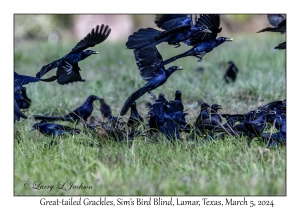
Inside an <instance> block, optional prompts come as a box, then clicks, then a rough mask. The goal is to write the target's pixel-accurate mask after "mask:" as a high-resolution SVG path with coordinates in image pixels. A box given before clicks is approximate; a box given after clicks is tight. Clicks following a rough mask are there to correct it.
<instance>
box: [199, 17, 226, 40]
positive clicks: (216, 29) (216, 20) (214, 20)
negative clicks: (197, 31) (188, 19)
mask: <svg viewBox="0 0 300 210" xmlns="http://www.w3.org/2000/svg"><path fill="white" fill-rule="evenodd" d="M195 25H196V26H198V27H203V26H204V27H205V26H206V27H207V28H208V29H209V30H210V31H211V32H212V33H211V34H213V35H214V36H215V37H214V39H215V38H216V37H217V34H218V33H220V32H221V31H222V28H220V15H219V14H205V15H200V17H199V18H198V19H197V21H196V24H195Z"/></svg>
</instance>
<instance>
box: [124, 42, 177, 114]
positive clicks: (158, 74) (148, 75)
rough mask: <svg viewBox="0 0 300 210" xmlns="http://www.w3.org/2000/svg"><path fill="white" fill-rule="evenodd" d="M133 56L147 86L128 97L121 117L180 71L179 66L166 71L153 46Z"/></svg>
mask: <svg viewBox="0 0 300 210" xmlns="http://www.w3.org/2000/svg"><path fill="white" fill-rule="evenodd" d="M134 54H135V59H136V61H137V66H138V68H139V70H140V74H141V76H142V78H143V79H144V80H145V81H147V84H146V85H144V86H143V87H142V88H140V89H139V90H137V91H136V92H134V93H133V94H131V96H129V97H128V99H127V100H126V102H125V103H124V105H123V108H122V110H121V112H120V115H121V116H123V115H125V114H126V112H127V111H128V109H129V108H130V106H131V104H132V103H133V102H134V101H136V100H137V99H138V98H140V97H141V96H142V95H144V94H145V93H146V92H148V93H149V94H151V95H153V94H152V93H151V90H154V89H155V88H157V87H159V86H161V85H163V84H164V83H165V82H166V81H167V79H168V78H169V77H170V76H171V75H172V74H173V73H174V72H175V71H177V70H182V67H181V66H171V67H169V68H168V69H167V70H166V69H165V67H164V65H163V59H162V57H161V55H160V53H159V52H158V50H157V49H156V47H155V46H152V47H147V48H141V49H139V50H135V51H134Z"/></svg>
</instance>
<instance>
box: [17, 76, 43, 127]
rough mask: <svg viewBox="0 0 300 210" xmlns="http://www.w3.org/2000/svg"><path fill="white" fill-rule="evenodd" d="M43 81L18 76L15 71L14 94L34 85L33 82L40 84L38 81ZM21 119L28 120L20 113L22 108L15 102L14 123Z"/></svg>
mask: <svg viewBox="0 0 300 210" xmlns="http://www.w3.org/2000/svg"><path fill="white" fill-rule="evenodd" d="M41 80H42V79H40V78H36V77H31V76H27V75H22V74H18V73H16V72H15V71H14V93H16V92H18V91H20V90H21V89H22V86H23V85H27V84H29V83H32V82H38V81H41ZM42 81H44V80H42ZM20 117H22V118H24V119H27V117H26V115H24V114H23V113H22V112H21V111H20V108H19V106H18V104H17V102H16V100H14V122H15V121H20Z"/></svg>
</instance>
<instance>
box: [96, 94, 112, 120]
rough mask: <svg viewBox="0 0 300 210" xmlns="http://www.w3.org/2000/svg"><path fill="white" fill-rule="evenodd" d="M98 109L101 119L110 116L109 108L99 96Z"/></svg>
mask: <svg viewBox="0 0 300 210" xmlns="http://www.w3.org/2000/svg"><path fill="white" fill-rule="evenodd" d="M99 100H100V104H101V105H100V111H101V113H102V116H103V119H104V118H108V117H111V116H112V111H111V108H110V107H109V106H108V105H107V104H106V103H105V101H104V99H103V98H100V99H99Z"/></svg>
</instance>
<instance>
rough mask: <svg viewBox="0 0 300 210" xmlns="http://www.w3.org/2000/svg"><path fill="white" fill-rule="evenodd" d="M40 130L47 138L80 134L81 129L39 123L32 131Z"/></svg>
mask: <svg viewBox="0 0 300 210" xmlns="http://www.w3.org/2000/svg"><path fill="white" fill-rule="evenodd" d="M33 130H38V131H39V132H41V133H42V134H44V135H46V136H53V137H56V136H62V135H64V134H78V133H80V130H79V129H74V128H70V127H69V126H65V125H59V124H55V123H46V122H43V121H42V122H39V123H35V124H34V125H33V126H32V128H31V130H30V131H33Z"/></svg>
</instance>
